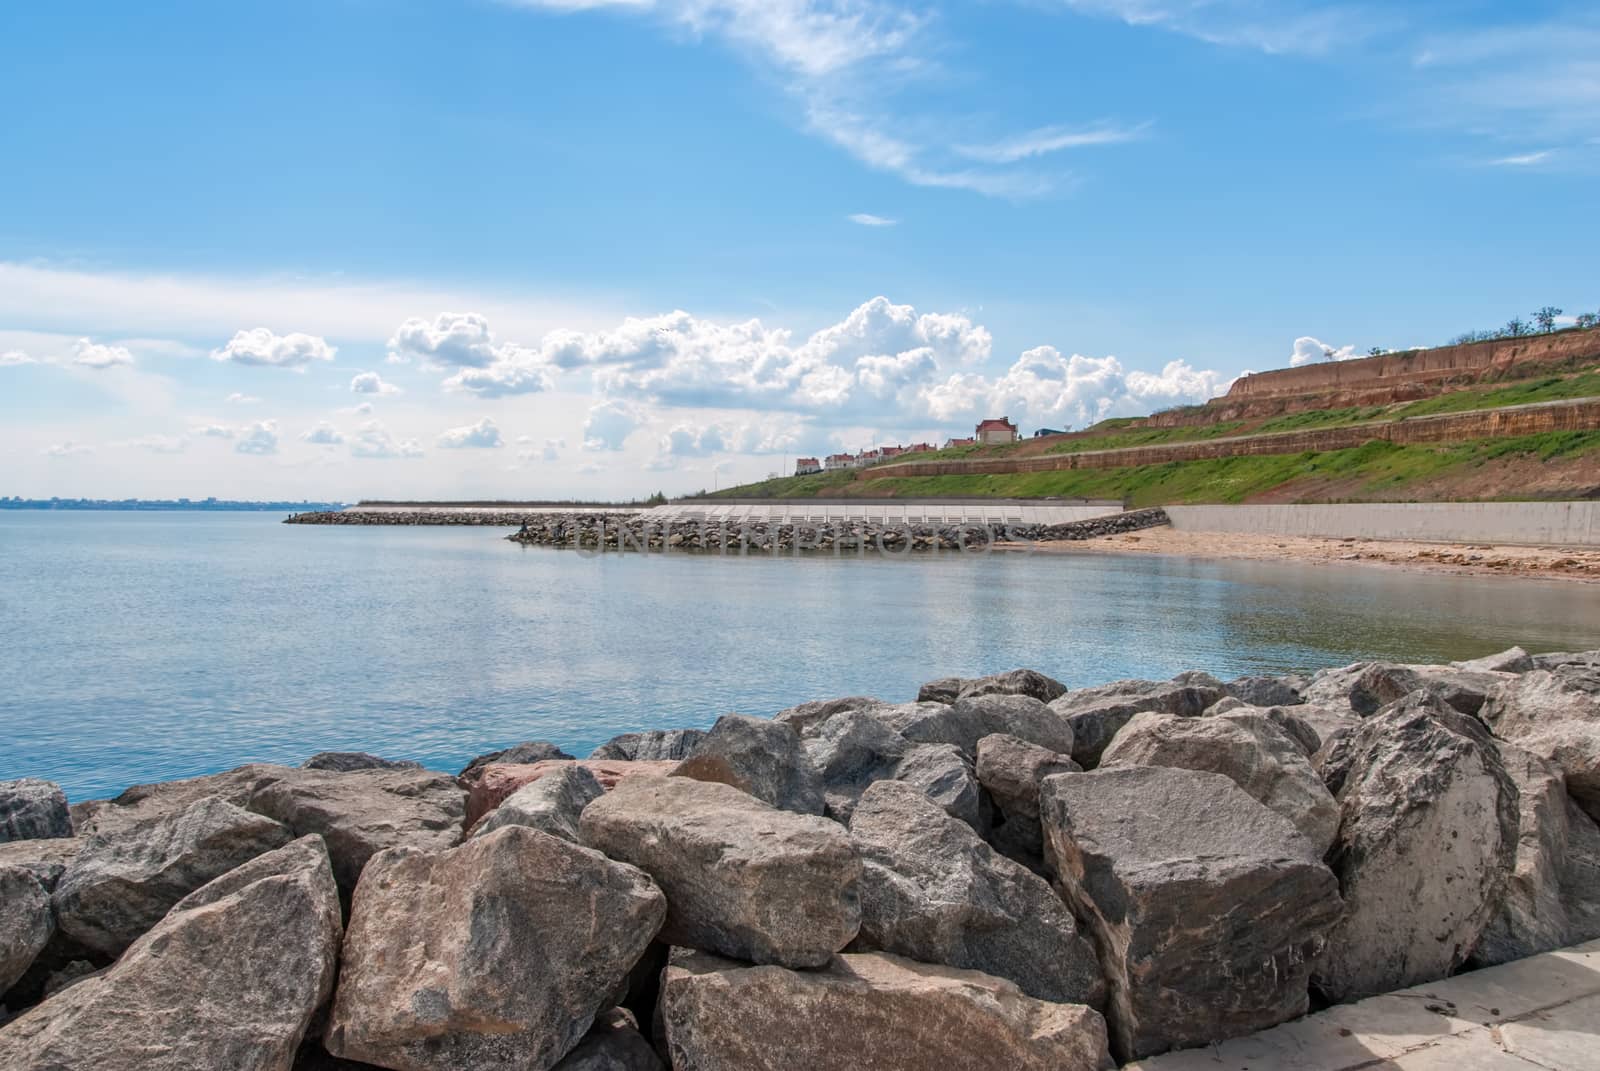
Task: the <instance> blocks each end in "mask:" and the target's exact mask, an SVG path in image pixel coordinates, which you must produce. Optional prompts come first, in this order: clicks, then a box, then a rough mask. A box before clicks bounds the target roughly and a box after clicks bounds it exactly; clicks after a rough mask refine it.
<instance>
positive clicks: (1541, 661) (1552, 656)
mask: <svg viewBox="0 0 1600 1071" xmlns="http://www.w3.org/2000/svg"><path fill="white" fill-rule="evenodd" d="M1565 666H1577V667H1579V668H1582V669H1587V670H1589V671H1591V672H1593V671H1595V670H1600V651H1552V652H1550V653H1548V654H1536V655H1534V656H1533V668H1534V669H1561V668H1563V667H1565Z"/></svg>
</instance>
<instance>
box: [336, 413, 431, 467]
mask: <svg viewBox="0 0 1600 1071" xmlns="http://www.w3.org/2000/svg"><path fill="white" fill-rule="evenodd" d="M350 456H351V457H364V458H392V457H421V456H422V445H421V444H420V443H418V442H417V440H415V439H399V440H397V439H395V438H394V437H393V436H392V435H390V434H389V431H388V429H387V428H385V427H384V426H383V424H382V422H380V421H377V420H369V421H367V422H366V423H365V424H363V425H361V428H360V430H358V431H357V432H356V434H355V437H354V438H352V439H351V440H350Z"/></svg>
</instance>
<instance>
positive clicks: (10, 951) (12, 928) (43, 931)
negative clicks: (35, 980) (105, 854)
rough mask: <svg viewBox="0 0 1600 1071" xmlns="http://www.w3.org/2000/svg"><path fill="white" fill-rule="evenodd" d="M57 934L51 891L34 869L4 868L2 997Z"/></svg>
mask: <svg viewBox="0 0 1600 1071" xmlns="http://www.w3.org/2000/svg"><path fill="white" fill-rule="evenodd" d="M55 932H56V921H55V915H54V914H53V913H52V912H51V910H50V890H49V889H47V888H45V886H44V883H43V882H41V881H40V880H39V878H38V875H36V874H34V872H33V871H31V870H26V869H24V868H22V867H19V866H0V994H4V993H5V991H6V990H8V989H10V988H11V987H12V986H13V985H15V984H16V982H17V979H19V978H21V977H22V975H23V974H24V973H25V972H26V971H27V969H28V968H29V967H31V966H32V965H33V960H34V957H35V956H37V955H38V954H39V953H40V952H42V951H44V946H45V945H46V944H48V943H49V942H50V935H51V934H53V933H55Z"/></svg>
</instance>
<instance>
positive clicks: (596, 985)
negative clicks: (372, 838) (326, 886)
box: [324, 826, 667, 1071]
mask: <svg viewBox="0 0 1600 1071" xmlns="http://www.w3.org/2000/svg"><path fill="white" fill-rule="evenodd" d="M666 910H667V907H666V901H665V898H664V897H663V896H662V895H661V890H660V889H658V888H656V886H655V884H654V883H653V882H651V881H650V879H649V878H648V877H647V876H646V875H645V874H643V873H642V872H640V871H639V870H638V869H637V868H635V867H631V866H627V865H626V864H623V863H615V862H612V861H610V860H608V859H606V858H605V857H603V856H601V855H600V854H599V853H598V852H593V851H590V850H588V849H586V848H582V847H579V846H578V845H575V844H569V843H567V842H566V841H564V840H561V839H559V838H557V837H552V836H550V835H549V834H546V833H540V832H539V831H537V830H533V829H527V828H524V827H521V826H508V827H506V828H504V829H501V830H498V831H497V832H495V833H491V834H490V835H489V836H487V837H484V838H482V839H479V840H473V841H469V842H468V843H467V844H464V845H462V846H461V847H459V848H455V849H452V850H450V851H444V852H425V851H419V850H417V849H414V848H394V849H390V850H387V851H384V852H381V853H380V854H378V855H376V856H374V857H373V859H372V860H371V862H369V863H368V864H367V869H366V872H365V873H364V874H363V875H362V876H361V883H360V884H359V885H358V886H357V887H356V894H355V899H354V902H353V904H352V907H351V913H350V930H349V933H348V934H346V936H345V942H344V956H343V965H342V967H341V968H340V972H339V991H338V994H337V996H336V997H335V998H334V1003H333V1012H332V1015H331V1016H330V1018H329V1020H328V1027H327V1032H326V1034H325V1035H324V1044H325V1046H326V1047H327V1049H328V1051H329V1052H330V1053H332V1054H333V1055H334V1056H338V1057H340V1058H343V1059H347V1060H357V1061H361V1062H364V1063H371V1064H378V1065H379V1066H382V1067H389V1068H397V1069H401V1071H422V1069H437V1071H470V1069H475V1068H491V1067H494V1068H502V1067H514V1068H526V1069H533V1071H545V1069H548V1068H550V1067H553V1066H554V1065H555V1064H556V1063H557V1061H559V1060H560V1059H561V1058H562V1057H563V1056H565V1055H567V1053H569V1052H570V1051H572V1050H573V1048H575V1047H576V1046H577V1045H578V1043H579V1041H581V1040H582V1038H583V1036H584V1034H585V1033H586V1032H587V1031H588V1029H589V1027H590V1025H591V1024H592V1023H593V1022H594V1019H595V1016H596V1014H597V1013H599V1012H601V1011H603V1010H604V1009H606V1008H608V1007H610V1006H611V998H612V996H613V994H614V993H615V992H616V991H617V989H618V987H619V986H620V985H621V984H622V982H623V981H624V980H625V979H626V978H627V976H628V970H629V968H631V967H632V966H633V964H634V962H635V961H637V960H638V959H639V957H640V956H642V955H643V954H644V952H645V949H646V948H647V947H648V946H649V944H650V941H651V939H652V938H653V937H654V936H655V934H656V931H657V930H658V929H660V926H661V920H662V919H663V918H664V917H665V915H666Z"/></svg>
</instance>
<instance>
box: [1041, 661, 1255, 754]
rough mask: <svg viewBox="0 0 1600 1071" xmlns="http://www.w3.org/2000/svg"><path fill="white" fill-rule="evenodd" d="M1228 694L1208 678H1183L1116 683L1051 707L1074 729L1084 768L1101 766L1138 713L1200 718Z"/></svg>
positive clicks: (1076, 694)
mask: <svg viewBox="0 0 1600 1071" xmlns="http://www.w3.org/2000/svg"><path fill="white" fill-rule="evenodd" d="M1226 694H1227V693H1226V692H1224V691H1223V688H1222V684H1221V682H1219V681H1217V680H1216V679H1215V678H1211V677H1207V676H1206V675H1205V674H1194V675H1189V674H1185V675H1183V676H1180V677H1178V678H1175V679H1173V680H1170V681H1145V680H1126V681H1113V682H1112V683H1110V684H1102V685H1100V686H1099V687H1096V688H1080V689H1078V690H1076V691H1071V692H1068V693H1067V694H1066V695H1063V696H1062V697H1061V698H1059V699H1057V700H1055V701H1054V702H1052V703H1051V704H1050V709H1051V710H1053V711H1055V712H1056V713H1057V714H1060V715H1062V716H1064V717H1065V718H1066V719H1067V721H1068V722H1070V723H1071V725H1072V732H1073V743H1072V758H1073V760H1074V761H1076V762H1077V763H1078V764H1079V765H1081V766H1083V767H1084V768H1085V769H1092V768H1094V767H1095V766H1097V765H1099V763H1100V754H1101V752H1103V751H1105V749H1106V747H1107V746H1108V745H1110V743H1111V740H1112V738H1113V737H1115V736H1116V735H1117V733H1118V732H1120V731H1121V730H1122V727H1123V726H1124V725H1126V724H1128V722H1129V721H1130V720H1132V718H1133V716H1134V715H1135V714H1141V713H1144V712H1145V711H1156V712H1158V713H1161V714H1174V715H1176V716H1178V717H1180V718H1197V717H1199V716H1200V715H1201V714H1202V713H1204V712H1205V711H1206V709H1207V708H1209V707H1211V706H1213V705H1215V704H1216V703H1217V702H1218V701H1219V700H1221V699H1222V698H1223V696H1225V695H1226Z"/></svg>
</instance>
